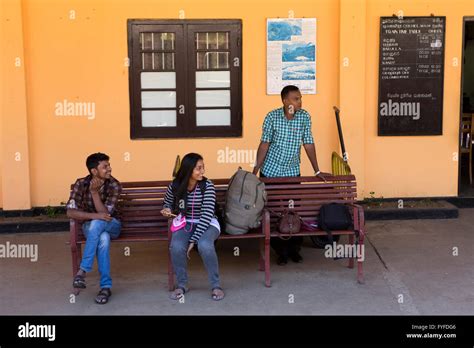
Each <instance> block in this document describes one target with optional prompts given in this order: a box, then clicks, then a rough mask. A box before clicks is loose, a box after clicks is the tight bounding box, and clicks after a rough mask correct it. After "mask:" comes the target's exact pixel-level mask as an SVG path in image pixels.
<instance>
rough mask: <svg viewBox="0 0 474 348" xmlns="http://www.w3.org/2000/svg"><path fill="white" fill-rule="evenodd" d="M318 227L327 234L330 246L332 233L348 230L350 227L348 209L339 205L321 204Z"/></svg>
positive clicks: (350, 218)
mask: <svg viewBox="0 0 474 348" xmlns="http://www.w3.org/2000/svg"><path fill="white" fill-rule="evenodd" d="M319 226H320V227H321V229H322V230H324V231H325V232H326V233H327V234H328V239H329V244H330V245H332V244H333V236H332V231H335V230H348V229H349V228H350V227H352V217H351V214H350V212H349V207H348V206H347V205H344V204H339V203H329V204H323V205H322V206H321V209H320V210H319Z"/></svg>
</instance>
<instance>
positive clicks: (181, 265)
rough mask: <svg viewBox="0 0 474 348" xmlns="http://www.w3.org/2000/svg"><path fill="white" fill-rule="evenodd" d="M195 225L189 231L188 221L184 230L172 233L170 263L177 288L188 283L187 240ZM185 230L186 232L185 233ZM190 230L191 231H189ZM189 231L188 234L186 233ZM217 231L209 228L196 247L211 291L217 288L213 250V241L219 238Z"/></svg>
mask: <svg viewBox="0 0 474 348" xmlns="http://www.w3.org/2000/svg"><path fill="white" fill-rule="evenodd" d="M196 227H197V225H196V224H194V227H193V228H192V230H191V223H190V222H189V221H188V222H187V223H186V227H185V228H181V229H179V230H178V231H176V232H173V235H172V237H171V243H170V252H171V261H172V263H173V269H174V273H175V274H176V280H177V286H178V287H182V288H186V285H187V283H188V273H187V262H188V259H187V256H186V253H187V251H188V246H189V239H190V238H191V235H192V233H193V232H194V231H195V230H196ZM185 229H186V231H185ZM189 230H191V231H189ZM187 231H189V232H187ZM219 234H220V232H219V230H218V229H217V228H216V227H214V226H209V227H208V229H207V230H206V231H205V232H204V233H203V234H202V236H201V238H199V240H198V243H197V247H198V250H199V254H200V255H201V258H202V261H203V262H204V266H205V267H206V270H207V274H208V279H209V283H210V284H211V289H214V288H216V287H219V286H220V285H219V263H218V261H217V254H216V249H215V248H214V241H215V240H216V239H217V238H218V237H219Z"/></svg>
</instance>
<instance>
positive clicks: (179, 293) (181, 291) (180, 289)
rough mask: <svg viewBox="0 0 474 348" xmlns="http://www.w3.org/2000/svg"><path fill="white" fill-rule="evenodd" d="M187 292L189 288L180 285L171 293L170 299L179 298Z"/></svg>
mask: <svg viewBox="0 0 474 348" xmlns="http://www.w3.org/2000/svg"><path fill="white" fill-rule="evenodd" d="M186 292H187V290H186V289H185V288H183V287H181V286H178V287H177V288H176V289H174V291H173V292H172V293H171V294H170V299H172V300H175V301H177V300H179V299H180V298H181V297H183V296H184V294H185V293H186Z"/></svg>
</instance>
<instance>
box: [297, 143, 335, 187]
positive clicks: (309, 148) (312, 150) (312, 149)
mask: <svg viewBox="0 0 474 348" xmlns="http://www.w3.org/2000/svg"><path fill="white" fill-rule="evenodd" d="M303 146H304V149H305V151H306V154H307V155H308V158H309V161H310V162H311V165H312V166H313V169H314V172H315V173H317V172H319V174H318V175H317V176H319V177H321V178H322V179H323V180H324V181H326V178H325V177H326V176H328V175H331V174H330V173H323V172H321V171H320V169H319V165H318V159H317V157H316V146H314V144H304V145H303Z"/></svg>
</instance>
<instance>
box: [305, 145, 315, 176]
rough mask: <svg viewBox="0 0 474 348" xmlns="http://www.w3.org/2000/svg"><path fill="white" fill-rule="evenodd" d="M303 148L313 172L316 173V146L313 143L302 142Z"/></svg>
mask: <svg viewBox="0 0 474 348" xmlns="http://www.w3.org/2000/svg"><path fill="white" fill-rule="evenodd" d="M303 146H304V149H305V151H306V154H307V155H308V158H309V161H310V162H311V165H312V166H313V169H314V172H315V173H317V172H318V171H319V165H318V159H317V158H316V147H315V146H314V144H304V145H303Z"/></svg>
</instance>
